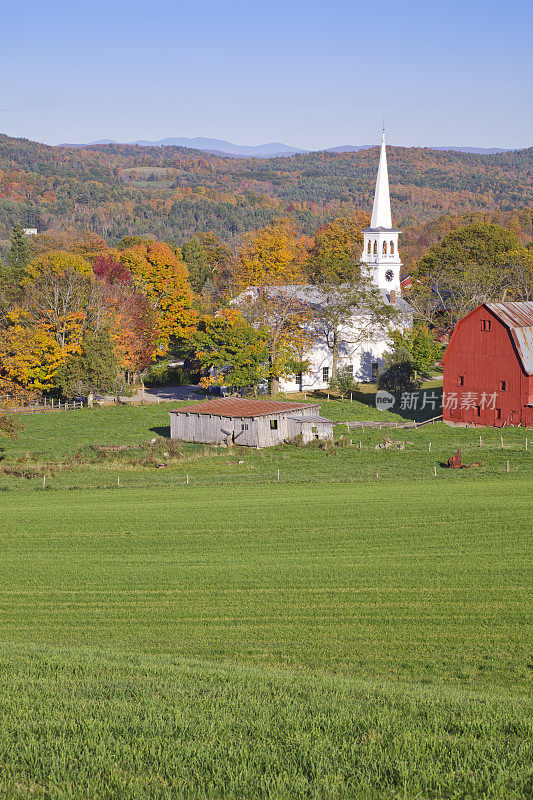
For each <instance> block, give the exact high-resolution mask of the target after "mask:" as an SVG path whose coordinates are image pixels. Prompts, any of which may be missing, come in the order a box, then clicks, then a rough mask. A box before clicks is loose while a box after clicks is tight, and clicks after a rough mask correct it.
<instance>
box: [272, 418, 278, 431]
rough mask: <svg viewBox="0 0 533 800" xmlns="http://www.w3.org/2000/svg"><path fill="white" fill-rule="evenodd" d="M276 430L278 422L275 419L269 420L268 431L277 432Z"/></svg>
mask: <svg viewBox="0 0 533 800" xmlns="http://www.w3.org/2000/svg"><path fill="white" fill-rule="evenodd" d="M277 429H278V421H277V419H271V420H270V430H271V431H277Z"/></svg>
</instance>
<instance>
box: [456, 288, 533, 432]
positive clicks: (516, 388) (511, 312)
mask: <svg viewBox="0 0 533 800" xmlns="http://www.w3.org/2000/svg"><path fill="white" fill-rule="evenodd" d="M441 363H442V366H443V368H444V384H443V391H444V403H443V419H444V421H445V422H450V423H456V424H470V425H490V426H494V427H503V426H505V425H524V426H527V427H532V426H533V302H514V303H483V304H482V305H480V306H478V308H475V309H474V310H473V311H471V312H470V314H467V315H466V317H463V319H461V320H460V321H459V322H458V323H457V325H456V326H455V330H454V332H453V335H452V337H451V339H450V343H449V345H448V348H447V350H446V353H445V355H444V358H443V359H442V362H441Z"/></svg>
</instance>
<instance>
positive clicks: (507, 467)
mask: <svg viewBox="0 0 533 800" xmlns="http://www.w3.org/2000/svg"><path fill="white" fill-rule="evenodd" d="M507 472H509V462H507Z"/></svg>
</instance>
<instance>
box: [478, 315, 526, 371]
mask: <svg viewBox="0 0 533 800" xmlns="http://www.w3.org/2000/svg"><path fill="white" fill-rule="evenodd" d="M485 305H486V307H487V308H488V309H489V310H490V311H492V313H493V314H494V315H495V316H496V317H498V319H499V320H500V321H501V322H503V324H504V325H505V326H506V327H507V328H509V333H510V334H511V336H512V338H513V342H514V344H515V347H516V350H517V352H518V355H519V356H520V361H521V362H522V366H523V367H524V370H525V371H526V372H527V374H528V375H533V302H531V301H529V302H522V303H519V302H516V303H485Z"/></svg>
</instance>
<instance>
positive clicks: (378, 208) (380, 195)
mask: <svg viewBox="0 0 533 800" xmlns="http://www.w3.org/2000/svg"><path fill="white" fill-rule="evenodd" d="M386 130H387V129H386V128H385V120H383V127H382V128H381V153H380V156H379V168H378V177H377V179H376V191H375V194H374V207H373V209H372V221H371V223H370V227H371V228H392V216H391V210H390V195H389V173H388V170H387V153H386V142H385V131H386Z"/></svg>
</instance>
